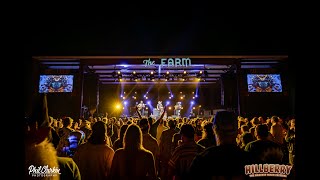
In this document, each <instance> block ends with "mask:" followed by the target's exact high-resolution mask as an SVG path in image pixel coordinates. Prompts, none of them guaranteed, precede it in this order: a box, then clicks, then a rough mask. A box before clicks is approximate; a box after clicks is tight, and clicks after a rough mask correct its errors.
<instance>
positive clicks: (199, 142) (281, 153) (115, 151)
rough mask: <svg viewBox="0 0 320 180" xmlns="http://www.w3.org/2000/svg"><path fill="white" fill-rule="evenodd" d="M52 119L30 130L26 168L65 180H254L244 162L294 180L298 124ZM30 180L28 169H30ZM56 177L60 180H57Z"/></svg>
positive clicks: (222, 115) (276, 120)
mask: <svg viewBox="0 0 320 180" xmlns="http://www.w3.org/2000/svg"><path fill="white" fill-rule="evenodd" d="M137 112H138V113H137V114H138V116H137V117H129V118H124V119H121V118H117V117H108V116H105V117H93V116H90V117H88V119H82V118H80V119H75V120H74V119H73V118H71V117H63V118H60V119H56V118H53V117H48V119H47V121H48V123H47V125H46V126H44V127H48V128H45V130H41V129H44V128H41V127H43V126H40V125H39V124H37V123H36V124H28V125H27V126H26V134H27V136H26V137H27V138H26V146H27V147H28V148H26V154H27V156H26V168H27V167H29V166H30V165H39V166H40V165H44V164H48V165H49V166H50V165H51V166H57V167H60V169H61V171H60V173H61V174H60V179H78V180H79V179H83V180H96V179H161V180H172V179H175V180H178V179H214V178H217V179H219V178H220V179H247V178H248V176H247V175H246V174H245V171H244V167H245V165H250V164H264V163H268V164H270V163H273V164H286V165H292V166H293V170H292V172H291V174H290V176H289V177H288V179H290V178H292V179H294V167H295V119H294V117H291V118H286V119H285V118H281V117H278V116H271V117H265V118H264V117H253V118H250V119H249V118H247V117H241V116H237V115H236V114H235V113H234V112H230V111H219V112H217V113H216V114H215V116H212V117H208V118H204V117H197V118H192V119H189V118H186V117H183V118H180V117H178V118H167V119H165V118H163V117H164V114H165V112H166V107H164V111H163V112H162V114H161V116H160V117H159V118H158V119H153V118H151V117H144V116H143V115H141V114H140V113H139V111H138V110H137ZM26 176H29V175H28V172H26ZM50 178H54V177H50Z"/></svg>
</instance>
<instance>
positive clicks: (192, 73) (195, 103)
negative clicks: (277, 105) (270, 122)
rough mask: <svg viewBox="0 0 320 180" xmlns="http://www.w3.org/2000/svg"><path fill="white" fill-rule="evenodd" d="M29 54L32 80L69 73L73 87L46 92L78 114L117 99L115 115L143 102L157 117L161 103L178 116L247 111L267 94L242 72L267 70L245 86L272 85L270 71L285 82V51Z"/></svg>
mask: <svg viewBox="0 0 320 180" xmlns="http://www.w3.org/2000/svg"><path fill="white" fill-rule="evenodd" d="M33 59H34V60H35V61H36V63H37V64H39V70H38V72H39V73H38V74H36V76H37V77H34V78H33V79H34V80H35V84H39V77H40V75H69V76H70V75H72V76H73V81H72V83H73V86H72V89H71V88H70V87H71V86H70V85H68V86H66V87H68V89H67V90H68V91H69V92H60V94H59V93H58V92H57V93H52V94H51V95H50V96H52V97H50V96H49V97H48V98H49V99H50V98H51V99H52V100H51V101H52V102H58V101H59V99H60V98H61V99H64V100H65V101H70V102H69V104H71V105H72V107H73V108H74V109H72V110H71V109H68V108H69V107H65V108H66V109H67V110H66V111H72V112H76V114H79V115H80V116H81V115H82V114H83V112H82V111H85V109H86V108H85V107H92V106H96V107H97V114H104V112H103V111H109V112H111V111H112V108H113V107H115V105H114V104H115V102H114V101H117V102H118V103H119V104H120V105H117V106H116V107H117V109H118V110H117V112H118V114H117V115H122V116H133V115H134V114H133V112H132V107H134V106H136V105H138V104H139V102H140V101H143V104H144V108H143V109H141V113H142V114H144V115H145V116H150V115H153V116H159V114H161V111H162V108H161V106H160V105H159V107H158V105H157V104H158V103H159V102H161V103H160V104H162V106H167V108H168V109H167V112H168V114H167V116H177V117H179V116H197V115H200V114H202V115H208V114H211V113H209V111H210V112H212V110H213V109H219V108H225V109H232V110H235V111H236V112H238V113H239V114H242V113H248V112H250V111H251V110H250V109H252V108H253V107H249V106H248V102H249V101H251V99H252V98H250V97H255V99H258V98H257V97H259V98H260V96H261V97H262V98H264V97H266V96H270V95H271V94H267V95H265V94H262V93H260V94H257V93H254V92H248V83H247V74H250V75H251V76H250V77H259V78H260V77H264V75H265V74H267V75H269V76H268V77H269V79H268V81H267V80H265V79H262V78H260V79H258V80H259V82H258V80H256V79H257V78H256V79H254V81H250V82H258V83H260V85H261V86H258V85H256V84H254V83H252V84H251V86H250V90H252V89H253V90H255V89H257V90H261V91H264V90H265V91H268V90H269V89H270V88H271V89H276V88H279V86H278V87H273V86H272V83H273V82H279V81H276V80H272V77H273V74H275V75H277V76H274V77H279V78H280V77H281V78H282V79H284V80H283V81H282V82H286V81H285V78H286V74H285V70H286V68H287V67H286V64H287V60H288V56H276V55H275V56H35V57H33ZM255 74H257V76H255ZM280 75H281V76H280ZM69 76H68V77H69ZM270 78H271V80H270ZM248 82H249V80H248ZM58 85H59V82H55V86H56V87H57V86H58ZM265 86H266V87H265ZM267 86H268V87H267ZM116 87H117V88H118V89H119V91H117V89H116ZM281 87H282V91H281V92H280V93H279V92H278V93H273V94H272V95H273V96H278V97H280V98H278V99H281V98H282V96H286V94H287V93H288V89H286V84H282V86H281ZM43 88H44V86H43ZM205 88H207V89H208V90H204V89H205ZM210 88H211V89H210ZM56 89H57V88H56ZM217 89H218V91H219V92H218V93H219V94H218V95H217V93H216V91H217ZM35 91H38V89H37V90H35ZM57 91H60V90H59V89H57ZM135 91H137V93H134V92H135ZM165 91H166V92H165ZM201 91H203V92H202V93H203V94H202V95H200V94H199V92H201ZM124 92H126V94H124ZM148 92H150V93H149V95H148V94H147V93H148ZM180 92H182V93H180ZM165 93H167V95H166V96H165V95H164V94H165ZM192 93H193V94H192ZM106 94H110V95H108V96H107V95H106ZM151 94H152V95H151ZM199 96H200V97H199ZM200 99H202V100H201V101H203V102H200ZM212 99H213V100H212ZM283 99H285V98H283ZM111 100H112V101H111ZM210 100H211V101H212V102H211V101H210ZM209 101H210V102H209ZM59 102H62V101H59ZM136 102H138V103H136ZM168 102H169V104H167V103H168ZM179 102H181V105H179ZM206 102H209V103H207V104H206ZM283 102H284V103H286V100H283ZM177 103H178V104H177ZM212 104H213V105H214V106H215V107H212ZM179 106H182V108H181V109H179V108H178V107H179ZM200 106H202V107H200ZM216 106H219V107H216ZM169 107H170V109H169ZM55 108H59V106H55ZM61 108H62V106H61ZM57 111H58V110H57ZM100 111H101V112H100ZM120 111H121V112H120ZM283 111H284V110H283ZM286 111H287V109H286ZM115 114H116V113H115Z"/></svg>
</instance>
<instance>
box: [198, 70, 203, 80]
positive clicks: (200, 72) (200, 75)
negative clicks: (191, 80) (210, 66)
mask: <svg viewBox="0 0 320 180" xmlns="http://www.w3.org/2000/svg"><path fill="white" fill-rule="evenodd" d="M202 74H203V73H202V71H199V73H198V74H197V78H198V80H199V81H200V80H201V77H202Z"/></svg>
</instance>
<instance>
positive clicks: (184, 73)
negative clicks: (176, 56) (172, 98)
mask: <svg viewBox="0 0 320 180" xmlns="http://www.w3.org/2000/svg"><path fill="white" fill-rule="evenodd" d="M185 80H187V71H183V74H182V81H185Z"/></svg>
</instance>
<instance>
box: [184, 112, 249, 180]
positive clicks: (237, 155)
mask: <svg viewBox="0 0 320 180" xmlns="http://www.w3.org/2000/svg"><path fill="white" fill-rule="evenodd" d="M237 123H238V121H237V116H236V114H235V113H234V112H230V111H219V112H217V113H216V115H215V117H214V121H213V126H212V128H213V132H214V134H215V137H216V146H212V147H209V148H207V149H205V151H204V152H202V153H200V154H198V155H197V156H196V157H195V158H194V159H193V161H192V163H191V165H190V169H189V178H190V179H212V178H226V177H229V179H233V178H235V179H237V178H238V179H244V178H245V171H244V167H245V165H246V164H247V163H248V162H247V160H248V157H249V156H248V154H247V153H246V152H245V151H243V150H241V149H240V147H238V146H237V142H236V138H237V133H238V124H237Z"/></svg>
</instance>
